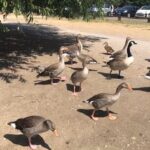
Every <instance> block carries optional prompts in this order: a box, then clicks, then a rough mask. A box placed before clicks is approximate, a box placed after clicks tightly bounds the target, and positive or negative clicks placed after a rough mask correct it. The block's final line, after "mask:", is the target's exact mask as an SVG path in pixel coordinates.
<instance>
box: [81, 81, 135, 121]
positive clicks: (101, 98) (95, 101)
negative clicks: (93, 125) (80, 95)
mask: <svg viewBox="0 0 150 150" xmlns="http://www.w3.org/2000/svg"><path fill="white" fill-rule="evenodd" d="M123 88H127V89H129V90H132V88H131V86H130V85H129V84H128V83H126V82H123V83H121V84H119V85H118V87H117V89H116V92H115V93H114V94H108V93H100V94H97V95H94V96H93V97H91V98H90V99H88V100H86V101H83V102H84V103H89V104H91V105H92V106H93V107H94V110H93V113H92V115H91V118H92V119H93V120H98V118H97V117H94V114H95V112H96V110H99V109H101V108H103V107H105V108H106V110H107V113H108V117H109V119H110V120H115V119H116V118H117V117H116V116H113V115H112V114H111V113H110V112H109V109H108V107H110V106H111V105H112V104H114V103H115V102H116V101H117V100H118V99H119V97H120V92H121V90H122V89H123Z"/></svg>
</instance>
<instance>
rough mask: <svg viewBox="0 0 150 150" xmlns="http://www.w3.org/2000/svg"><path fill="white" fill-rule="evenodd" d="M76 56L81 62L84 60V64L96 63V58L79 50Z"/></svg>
mask: <svg viewBox="0 0 150 150" xmlns="http://www.w3.org/2000/svg"><path fill="white" fill-rule="evenodd" d="M77 58H78V60H79V61H80V62H81V63H83V62H84V61H86V64H97V63H98V62H97V60H96V59H94V58H93V57H91V56H90V55H87V54H83V53H81V51H77Z"/></svg>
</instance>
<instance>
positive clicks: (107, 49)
mask: <svg viewBox="0 0 150 150" xmlns="http://www.w3.org/2000/svg"><path fill="white" fill-rule="evenodd" d="M104 48H105V50H106V52H107V54H112V53H113V52H114V49H113V48H112V47H111V46H109V45H108V42H104Z"/></svg>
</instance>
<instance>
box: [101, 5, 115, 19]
mask: <svg viewBox="0 0 150 150" xmlns="http://www.w3.org/2000/svg"><path fill="white" fill-rule="evenodd" d="M112 9H113V8H112V5H110V4H104V6H103V7H102V10H103V12H104V15H105V16H111V15H112V13H113V10H112Z"/></svg>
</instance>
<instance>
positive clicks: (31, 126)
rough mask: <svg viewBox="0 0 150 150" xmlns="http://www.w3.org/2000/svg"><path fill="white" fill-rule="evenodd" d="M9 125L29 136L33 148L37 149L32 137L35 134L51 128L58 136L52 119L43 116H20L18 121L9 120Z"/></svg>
mask: <svg viewBox="0 0 150 150" xmlns="http://www.w3.org/2000/svg"><path fill="white" fill-rule="evenodd" d="M8 125H10V126H12V127H13V128H15V129H17V130H20V131H21V132H22V133H23V134H24V135H25V136H26V137H27V138H28V141H29V146H30V148H31V149H36V147H37V146H36V145H32V143H31V138H32V137H33V136H35V135H38V134H40V133H42V132H46V131H48V130H51V131H52V132H53V133H54V134H55V135H56V136H58V133H57V131H56V128H55V124H54V123H53V122H52V121H51V120H47V119H45V118H44V117H41V116H29V117H26V118H20V119H17V120H16V121H12V122H9V123H8Z"/></svg>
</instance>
